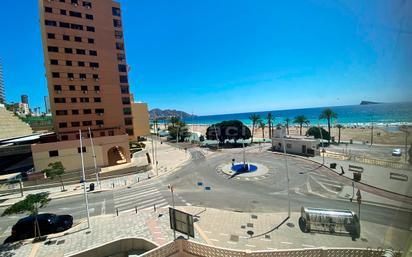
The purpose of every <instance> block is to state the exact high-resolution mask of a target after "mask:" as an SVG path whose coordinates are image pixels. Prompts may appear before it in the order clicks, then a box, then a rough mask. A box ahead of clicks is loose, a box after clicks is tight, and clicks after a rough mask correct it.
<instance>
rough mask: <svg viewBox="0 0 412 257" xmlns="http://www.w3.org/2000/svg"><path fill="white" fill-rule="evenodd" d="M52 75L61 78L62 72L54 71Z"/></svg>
mask: <svg viewBox="0 0 412 257" xmlns="http://www.w3.org/2000/svg"><path fill="white" fill-rule="evenodd" d="M52 77H53V78H60V73H58V72H52Z"/></svg>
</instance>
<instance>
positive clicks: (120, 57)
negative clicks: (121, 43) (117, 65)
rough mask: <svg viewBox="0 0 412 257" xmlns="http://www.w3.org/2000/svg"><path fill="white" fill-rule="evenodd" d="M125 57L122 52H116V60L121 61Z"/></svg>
mask: <svg viewBox="0 0 412 257" xmlns="http://www.w3.org/2000/svg"><path fill="white" fill-rule="evenodd" d="M125 59H126V56H125V55H124V54H120V53H118V54H117V60H118V61H121V62H123V61H124V60H125Z"/></svg>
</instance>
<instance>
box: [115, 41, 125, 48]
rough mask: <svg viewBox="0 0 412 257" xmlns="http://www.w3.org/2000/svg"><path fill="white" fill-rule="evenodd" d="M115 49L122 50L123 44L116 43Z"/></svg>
mask: <svg viewBox="0 0 412 257" xmlns="http://www.w3.org/2000/svg"><path fill="white" fill-rule="evenodd" d="M116 49H117V50H124V44H123V43H121V42H116Z"/></svg>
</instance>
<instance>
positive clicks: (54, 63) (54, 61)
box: [50, 59, 59, 65]
mask: <svg viewBox="0 0 412 257" xmlns="http://www.w3.org/2000/svg"><path fill="white" fill-rule="evenodd" d="M50 64H51V65H59V61H58V60H55V59H51V60H50Z"/></svg>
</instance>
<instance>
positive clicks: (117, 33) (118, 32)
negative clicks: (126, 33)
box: [114, 30, 123, 39]
mask: <svg viewBox="0 0 412 257" xmlns="http://www.w3.org/2000/svg"><path fill="white" fill-rule="evenodd" d="M114 37H115V38H117V39H122V38H123V32H121V31H117V30H115V31H114Z"/></svg>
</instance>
